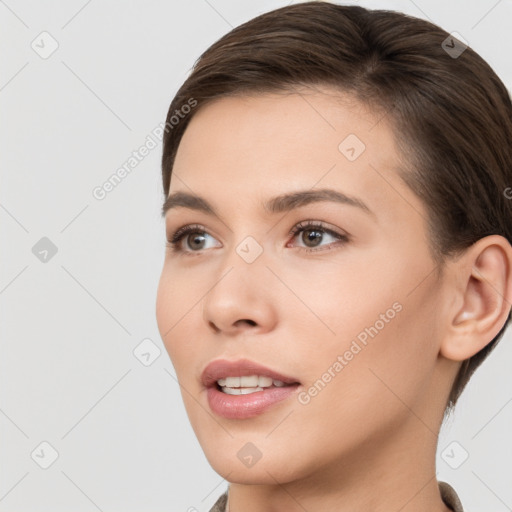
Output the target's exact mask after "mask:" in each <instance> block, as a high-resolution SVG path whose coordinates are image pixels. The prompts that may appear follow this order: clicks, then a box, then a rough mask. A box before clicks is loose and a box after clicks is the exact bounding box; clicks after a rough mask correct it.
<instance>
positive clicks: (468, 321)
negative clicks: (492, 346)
mask: <svg viewBox="0 0 512 512" xmlns="http://www.w3.org/2000/svg"><path fill="white" fill-rule="evenodd" d="M454 266H455V272H454V274H453V275H454V276H455V278H454V282H453V284H454V289H455V290H454V291H455V293H456V295H457V296H456V300H454V301H453V303H452V306H453V307H452V309H451V311H450V316H449V318H448V320H449V325H448V326H447V332H446V336H445V337H444V339H443V341H442V344H441V347H440V352H441V354H442V355H443V356H444V357H446V358H448V359H452V360H454V361H463V360H465V359H468V358H470V357H472V356H474V355H475V354H476V353H477V352H479V351H480V350H482V349H483V348H484V347H485V346H486V345H488V344H489V343H490V342H491V341H492V340H493V339H494V337H495V336H496V335H497V334H498V333H499V332H500V330H501V329H502V328H503V326H504V325H505V322H506V321H507V318H508V315H509V314H510V310H511V304H512V247H511V245H510V243H509V242H508V241H507V239H506V238H504V237H502V236H499V235H490V236H487V237H484V238H481V239H480V240H478V241H477V242H475V243H474V244H473V245H472V246H471V247H469V248H468V249H467V250H466V251H465V253H464V254H463V256H461V257H460V258H458V259H457V260H456V262H455V263H454Z"/></svg>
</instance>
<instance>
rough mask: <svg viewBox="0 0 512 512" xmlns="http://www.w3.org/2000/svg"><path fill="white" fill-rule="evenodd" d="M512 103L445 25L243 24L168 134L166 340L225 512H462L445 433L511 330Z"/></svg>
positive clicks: (292, 9) (390, 15)
mask: <svg viewBox="0 0 512 512" xmlns="http://www.w3.org/2000/svg"><path fill="white" fill-rule="evenodd" d="M511 141H512V105H511V101H510V97H509V95H508V93H507V91H506V89H505V87H504V85H503V84H502V82H501V81H500V80H499V79H498V77H497V76H496V74H495V73H494V72H493V71H492V69H491V68H490V67H489V66H488V64H487V63H486V62H485V61H483V59H482V58H481V57H479V56H478V55H477V54H476V53H475V52H474V51H473V50H471V49H470V48H469V47H466V46H465V45H464V44H463V43H462V42H461V41H459V40H457V39H455V38H453V37H451V36H450V35H449V34H447V33H446V32H445V31H444V30H442V29H440V28H439V27H437V26H435V25H433V24H431V23H428V22H426V21H423V20H420V19H415V18H412V17H409V16H405V15H403V14H400V13H396V12H390V11H370V10H367V9H364V8H362V7H355V6H340V5H334V4H330V3H324V2H307V3H302V4H298V5H290V6H288V7H285V8H281V9H277V10H275V11H272V12H268V13H265V14H263V15H261V16H259V17H257V18H255V19H253V20H251V21H249V22H248V23H245V24H244V25H242V26H240V27H238V28H235V29H234V30H232V31H231V32H230V33H228V34H227V35H226V36H224V37H222V38H221V39H220V40H219V41H217V42H216V43H215V44H213V45H212V46H211V47H210V48H209V49H208V50H207V51H206V52H205V53H204V54H203V55H202V56H201V57H200V58H199V60H198V62H197V63H196V65H195V67H194V69H193V71H192V73H191V75H190V76H189V78H188V79H187V80H186V81H185V83H184V84H183V86H182V87H181V88H180V90H179V91H178V93H177V94H176V96H175V98H174V99H173V101H172V103H171V106H170V109H169V113H168V116H167V124H166V135H165V138H164V148H163V159H162V172H163V187H164V193H165V203H164V207H163V214H164V216H165V219H166V230H167V237H168V250H167V254H166V258H165V263H164V267H163V270H162V275H161V279H160V284H159V289H158V296H157V320H158V326H159V330H160V334H161V336H162V339H163V341H164V344H165V346H166V348H167V351H168V353H169V355H170V358H171V360H172V362H173V364H174V367H175V369H176V373H177V377H178V380H179V383H180V386H181V389H182V396H183V400H184V403H185V407H186V410H187V414H188V416H189V419H190V421H191V424H192V427H193V429H194V431H195V434H196V435H197V437H198V440H199V442H200V444H201V446H202V448H203V450H204V452H205V454H206V457H207V458H208V461H209V462H210V464H211V465H212V467H213V468H214V470H215V471H216V472H218V473H219V474H220V475H221V476H222V477H224V478H225V479H226V480H228V481H229V482H230V484H229V488H228V491H227V492H226V493H225V494H224V495H222V496H220V497H219V499H218V501H217V503H216V504H215V506H214V507H213V509H212V511H225V510H226V511H228V510H229V511H231V512H241V511H244V512H256V511H266V512H269V511H277V510H286V511H287V512H294V511H303V510H309V511H324V510H340V511H341V510H347V511H348V510H373V511H386V512H389V511H390V510H400V511H401V512H409V511H414V512H426V511H429V512H432V511H448V510H455V511H462V505H461V503H460V500H459V498H458V497H457V494H456V492H455V490H454V489H453V488H452V487H451V486H450V485H449V484H447V483H445V482H438V481H437V478H436V472H435V454H436V447H437V439H438V433H439V429H440V427H441V424H442V421H443V418H444V417H445V416H446V414H447V413H448V412H449V411H450V410H451V409H452V408H453V407H454V405H455V404H456V402H457V399H458V397H459V396H460V394H461V392H462V390H463V389H464V387H465V385H466V384H467V382H468V379H469V378H470V376H471V375H472V374H473V372H474V371H475V369H476V368H477V367H478V366H479V364H480V363H481V362H482V361H483V360H484V359H485V358H486V356H487V355H488V354H489V352H490V351H491V350H492V348H493V347H494V346H496V343H497V342H498V340H499V339H500V338H501V336H502V335H503V332H504V330H505V328H506V326H507V324H508V323H509V321H510V309H511V306H510V305H511V301H512V275H511V268H512V247H511V245H510V241H511V240H512V201H511V200H510V196H509V195H507V190H510V188H509V187H510V184H512V149H511V147H512V145H511Z"/></svg>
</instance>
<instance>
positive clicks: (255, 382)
mask: <svg viewBox="0 0 512 512" xmlns="http://www.w3.org/2000/svg"><path fill="white" fill-rule="evenodd" d="M294 384H298V382H297V383H288V384H287V383H285V382H284V381H282V380H279V379H273V378H272V377H268V376H266V375H244V376H242V377H226V378H224V379H218V380H217V381H216V385H217V389H218V390H219V391H222V392H223V393H227V394H228V395H249V394H251V393H257V392H258V391H264V390H265V389H268V388H272V387H273V388H282V387H286V386H293V385H294Z"/></svg>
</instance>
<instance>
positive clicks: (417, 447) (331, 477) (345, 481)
mask: <svg viewBox="0 0 512 512" xmlns="http://www.w3.org/2000/svg"><path fill="white" fill-rule="evenodd" d="M438 427H439V426H435V427H434V428H429V427H428V426H427V425H425V424H424V423H423V422H422V421H421V420H419V419H418V418H417V417H416V416H413V415H411V417H410V420H409V421H408V422H407V424H405V425H402V428H400V429H390V430H394V432H387V433H383V434H382V435H383V436H386V438H385V439H379V440H376V439H372V440H369V441H368V442H367V444H366V446H358V447H357V449H355V450H354V451H353V453H351V454H345V455H346V456H344V457H343V460H341V461H340V460H336V461H335V462H333V463H331V464H329V465H326V466H324V467H322V468H316V470H315V471H314V472H312V473H310V474H306V475H301V477H300V478H296V479H293V480H289V479H288V481H280V479H279V475H278V474H277V473H276V471H275V470H274V475H272V471H270V470H267V471H266V473H267V474H268V475H270V476H271V477H272V478H271V480H272V481H273V483H268V484H250V485H248V484H239V483H231V484H230V486H229V493H228V504H227V509H226V510H227V511H228V512H279V511H283V510H286V511H287V512H304V511H305V510H316V511H328V510H336V511H338V512H349V511H350V512H354V511H360V510H372V511H373V512H389V511H390V510H397V511H398V510H399V511H400V512H449V511H450V509H449V508H448V507H447V506H446V505H445V504H444V502H443V501H442V499H441V495H440V492H439V487H438V482H437V478H436V472H435V454H436V447H437V432H438ZM377 446H378V447H379V449H378V451H377V449H376V447H377ZM261 462H263V460H262V461H260V463H261ZM260 469H261V468H260Z"/></svg>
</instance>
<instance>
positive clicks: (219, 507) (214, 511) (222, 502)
mask: <svg viewBox="0 0 512 512" xmlns="http://www.w3.org/2000/svg"><path fill="white" fill-rule="evenodd" d="M227 501H228V491H226V492H225V493H224V494H223V495H222V496H219V499H218V500H217V501H216V502H215V504H214V505H213V507H212V508H211V509H210V512H226V503H227Z"/></svg>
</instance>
